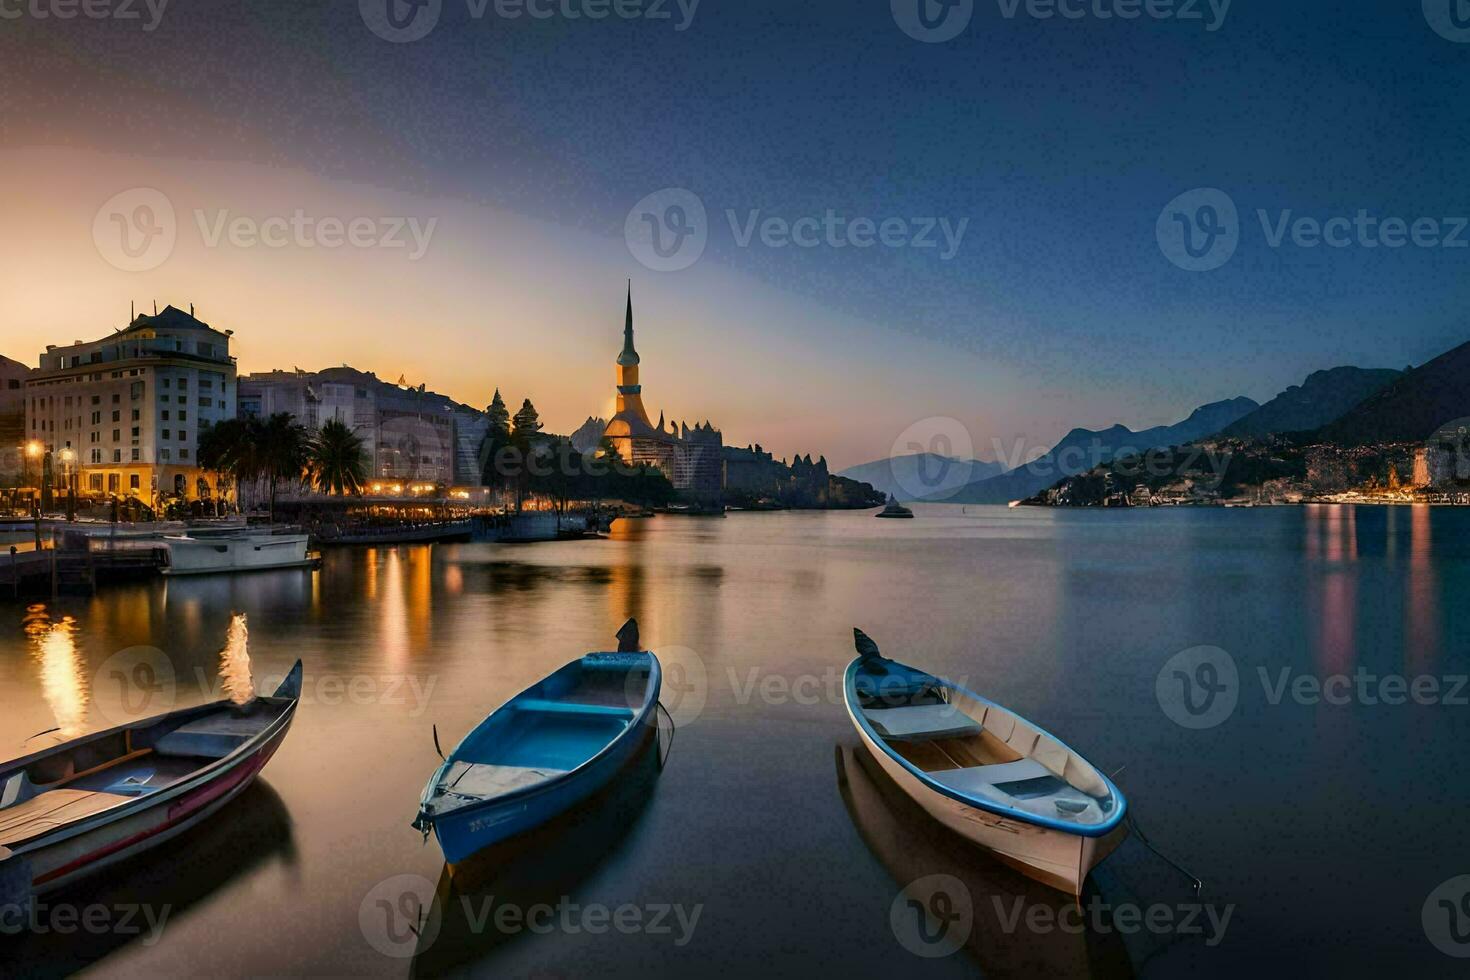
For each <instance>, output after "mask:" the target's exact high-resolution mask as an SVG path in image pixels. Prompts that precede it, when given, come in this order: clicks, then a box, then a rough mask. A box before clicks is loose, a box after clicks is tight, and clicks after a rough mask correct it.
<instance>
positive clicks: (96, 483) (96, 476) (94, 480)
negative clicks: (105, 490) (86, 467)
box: [87, 473, 102, 493]
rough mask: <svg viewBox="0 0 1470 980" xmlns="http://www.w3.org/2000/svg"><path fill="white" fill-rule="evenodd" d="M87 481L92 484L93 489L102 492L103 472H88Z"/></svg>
mask: <svg viewBox="0 0 1470 980" xmlns="http://www.w3.org/2000/svg"><path fill="white" fill-rule="evenodd" d="M87 482H88V483H90V484H91V486H92V489H93V490H95V491H97V492H98V493H101V492H102V474H101V473H90V474H88V475H87Z"/></svg>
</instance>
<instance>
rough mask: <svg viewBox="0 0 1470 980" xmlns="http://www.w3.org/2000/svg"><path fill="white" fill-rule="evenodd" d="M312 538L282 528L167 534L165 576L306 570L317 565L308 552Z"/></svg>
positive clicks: (234, 528)
mask: <svg viewBox="0 0 1470 980" xmlns="http://www.w3.org/2000/svg"><path fill="white" fill-rule="evenodd" d="M309 542H310V536H309V535H307V534H302V533H297V532H293V531H290V530H286V529H280V528H269V527H262V528H246V527H239V526H235V527H222V528H208V529H205V528H191V529H190V530H189V531H187V532H186V533H184V534H169V535H164V537H163V544H164V546H165V547H166V548H168V555H169V561H168V567H167V568H165V569H164V570H163V574H165V575H209V574H215V573H223V572H254V571H263V570H266V569H274V568H305V567H307V566H309V565H313V564H315V562H316V559H315V558H312V557H309V556H308V555H307V553H306V549H307V544H308V543H309Z"/></svg>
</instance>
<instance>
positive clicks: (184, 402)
mask: <svg viewBox="0 0 1470 980" xmlns="http://www.w3.org/2000/svg"><path fill="white" fill-rule="evenodd" d="M174 401H176V402H178V403H179V404H180V405H187V404H189V399H187V398H185V397H184V396H183V395H180V396H179V397H178V398H175V399H174Z"/></svg>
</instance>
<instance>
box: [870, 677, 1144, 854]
mask: <svg viewBox="0 0 1470 980" xmlns="http://www.w3.org/2000/svg"><path fill="white" fill-rule="evenodd" d="M883 659H885V660H888V661H889V662H890V663H895V664H898V665H899V666H901V667H908V665H907V664H904V663H901V662H900V661H897V660H892V659H890V658H887V657H885V658H883ZM862 662H863V658H862V657H855V658H853V661H852V662H851V663H850V664H848V665H847V671H846V674H845V675H844V677H843V685H842V696H843V700H844V701H845V702H846V707H847V713H848V715H849V716H850V717H851V718H852V719H853V723H854V724H855V725H857V726H858V727H859V729H860V731H862V733H863V734H865V735H867V736H868V739H869V741H871V742H872V743H873V744H874V745H877V746H880V747H881V748H882V750H883V754H884V755H886V756H888V758H890V759H892V760H894V761H895V762H897V763H898V764H899V765H900V766H902V767H903V768H904V769H906V770H907V771H908V772H909V773H910V774H912V775H913V776H915V777H916V778H917V779H918V780H919V781H920V782H921V783H923V785H924V787H925V788H926V789H929V790H931V791H933V792H936V793H939V794H940V795H941V796H946V797H948V798H950V799H952V800H954V801H955V802H957V803H963V804H965V805H966V806H971V807H974V808H976V809H978V810H985V811H986V812H988V813H994V814H996V815H997V816H1002V817H1010V818H1014V819H1016V820H1020V821H1022V822H1023V823H1028V824H1032V825H1033V826H1037V827H1042V828H1044V829H1046V830H1055V831H1058V832H1060V833H1064V834H1067V835H1069V836H1073V837H1093V838H1097V837H1106V836H1107V835H1108V834H1110V833H1112V832H1113V831H1114V830H1116V829H1117V828H1118V825H1119V824H1121V823H1122V822H1123V817H1124V816H1125V815H1126V814H1127V812H1128V800H1127V798H1126V797H1125V796H1124V795H1123V791H1122V790H1120V789H1119V788H1118V787H1117V785H1116V784H1115V783H1114V782H1113V781H1112V780H1111V779H1109V778H1108V775H1107V773H1105V772H1103V771H1102V770H1101V769H1099V768H1098V767H1097V766H1096V765H1093V763H1092V761H1091V760H1090V759H1088V758H1087V756H1085V755H1083V754H1082V753H1081V752H1078V751H1077V750H1076V749H1074V748H1072V746H1070V745H1068V744H1067V743H1066V742H1064V741H1063V740H1062V739H1060V738H1057V736H1055V735H1053V734H1052V733H1051V732H1049V731H1047V730H1046V729H1045V728H1042V727H1041V726H1040V725H1037V724H1036V723H1035V722H1033V721H1031V719H1029V718H1026V717H1025V716H1023V715H1021V714H1019V713H1017V712H1016V711H1013V710H1012V709H1010V708H1007V707H1006V706H1005V705H1003V704H997V703H996V702H994V701H992V700H990V699H989V698H984V697H981V696H980V695H978V694H976V693H975V692H974V691H972V690H970V689H969V688H967V687H964V686H962V685H960V684H956V683H954V682H952V681H950V680H949V679H948V678H945V677H941V676H940V675H938V674H931V673H929V672H928V671H927V670H919V671H918V672H919V673H922V674H925V675H927V676H929V677H932V678H934V680H936V681H938V682H939V683H940V684H941V685H942V686H944V687H946V688H948V689H950V690H952V691H958V692H960V693H962V694H964V695H965V696H966V697H969V698H973V699H975V700H976V701H978V702H980V703H981V704H984V705H987V706H989V707H993V708H999V709H1000V710H1002V711H1005V712H1008V713H1010V714H1011V715H1014V716H1015V717H1016V718H1018V719H1020V720H1021V721H1024V722H1026V724H1028V725H1030V726H1031V727H1032V728H1034V729H1036V731H1037V732H1038V733H1040V734H1042V735H1045V736H1046V737H1048V738H1051V739H1053V740H1055V741H1056V743H1057V744H1058V745H1060V746H1061V747H1062V748H1064V749H1066V750H1067V751H1068V752H1070V753H1072V754H1073V755H1075V756H1077V757H1078V758H1079V759H1081V760H1082V761H1084V762H1086V763H1087V764H1088V765H1089V766H1091V767H1092V769H1093V771H1095V772H1096V773H1097V775H1098V778H1100V779H1101V780H1102V781H1103V784H1104V785H1106V786H1107V787H1108V789H1109V790H1110V791H1111V792H1112V795H1113V797H1114V799H1116V800H1117V801H1118V808H1117V812H1116V813H1114V814H1111V815H1110V816H1109V818H1108V819H1107V820H1105V821H1103V822H1102V823H1097V824H1076V823H1065V822H1063V821H1061V820H1057V819H1054V818H1052V817H1048V816H1045V815H1043V814H1039V813H1032V812H1030V811H1028V810H1017V809H1015V808H1014V807H1009V806H1006V805H1005V804H1004V803H998V802H996V801H994V800H987V799H983V798H978V797H973V796H968V795H966V794H964V793H961V792H960V791H959V790H956V789H952V788H951V787H949V786H945V785H944V784H943V783H940V782H939V781H937V780H935V779H934V778H933V777H931V776H930V775H929V774H928V773H927V772H925V771H924V770H922V769H920V768H919V767H918V766H916V765H914V764H913V763H912V762H910V761H909V760H907V759H905V758H904V757H903V756H902V755H900V754H899V753H898V752H895V751H894V750H893V749H892V748H890V747H889V745H888V742H887V740H886V739H885V738H884V737H883V736H882V735H880V734H878V731H877V729H875V728H874V727H873V725H872V723H871V722H869V721H868V719H867V717H866V716H865V715H864V714H863V710H862V705H861V704H860V703H858V700H857V671H858V668H859V667H861V666H862ZM909 669H910V670H918V668H912V667H910V668H909ZM956 710H959V709H958V708H956ZM962 713H963V712H962ZM972 720H973V719H972ZM1058 778H1061V777H1058ZM1063 781H1064V782H1065V780H1063Z"/></svg>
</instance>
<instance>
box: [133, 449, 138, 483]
mask: <svg viewBox="0 0 1470 980" xmlns="http://www.w3.org/2000/svg"><path fill="white" fill-rule="evenodd" d="M138 459H139V456H138V447H137V446H134V447H133V462H135V463H136V462H137V461H138ZM137 486H138V478H137V477H136V476H135V477H133V487H134V488H136V487H137Z"/></svg>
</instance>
